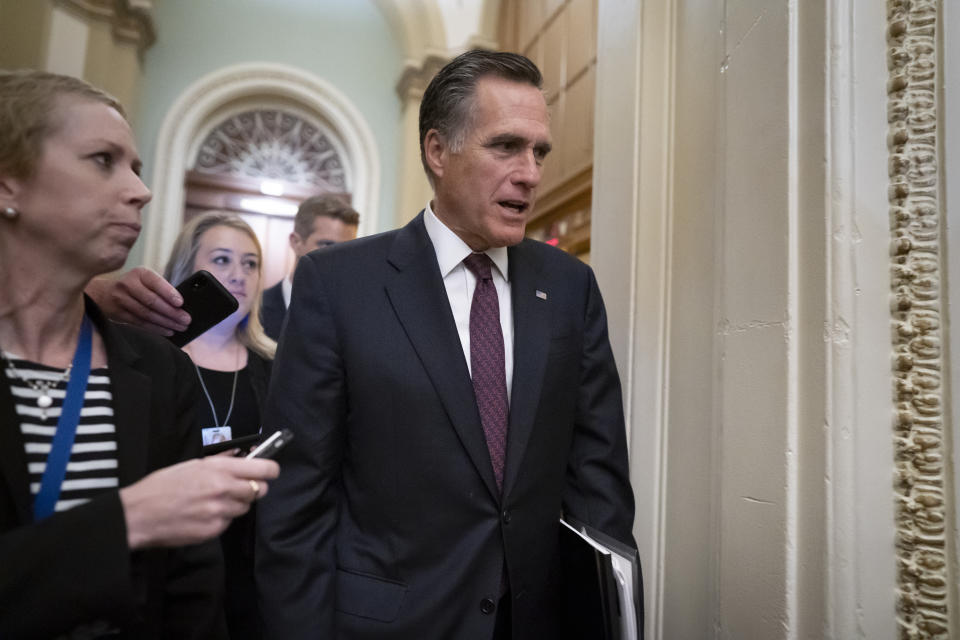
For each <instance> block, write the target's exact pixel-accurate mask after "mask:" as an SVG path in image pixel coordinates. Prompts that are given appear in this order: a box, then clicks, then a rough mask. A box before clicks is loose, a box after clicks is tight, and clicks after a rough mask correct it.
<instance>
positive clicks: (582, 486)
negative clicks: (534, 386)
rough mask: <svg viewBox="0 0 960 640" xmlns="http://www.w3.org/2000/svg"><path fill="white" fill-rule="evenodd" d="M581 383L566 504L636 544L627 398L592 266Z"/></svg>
mask: <svg viewBox="0 0 960 640" xmlns="http://www.w3.org/2000/svg"><path fill="white" fill-rule="evenodd" d="M588 275H589V278H588V282H587V296H586V305H585V313H584V325H583V350H582V355H581V360H580V385H579V389H578V392H577V408H576V416H575V419H574V432H573V442H572V444H571V448H570V459H569V463H568V467H567V482H566V488H565V491H564V496H563V502H564V504H563V508H564V511H565V512H566V513H569V514H570V515H572V516H573V517H574V518H576V519H578V520H580V521H582V522H585V523H587V524H589V525H591V526H593V527H594V528H596V529H599V530H600V531H603V532H604V533H606V534H607V535H610V536H612V537H614V538H616V539H618V540H620V541H622V542H624V543H628V544H629V545H630V546H631V547H636V544H635V542H634V540H633V532H632V530H633V516H634V502H633V491H632V489H631V488H630V473H629V464H628V459H627V439H626V429H625V425H624V418H623V397H622V393H621V390H620V377H619V374H618V373H617V367H616V363H615V362H614V358H613V352H612V350H611V349H610V340H609V336H608V334H607V315H606V311H605V310H604V306H603V300H602V299H601V297H600V289H599V288H598V287H597V281H596V279H595V278H594V275H593V271H592V270H590V271H588Z"/></svg>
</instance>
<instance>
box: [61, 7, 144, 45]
mask: <svg viewBox="0 0 960 640" xmlns="http://www.w3.org/2000/svg"><path fill="white" fill-rule="evenodd" d="M55 2H56V3H57V4H59V5H61V6H64V7H69V8H70V9H73V10H74V11H76V12H77V13H79V14H80V15H83V16H84V17H86V18H88V19H91V20H104V21H106V22H109V23H110V24H111V25H112V27H113V35H114V37H116V38H117V39H118V40H124V41H126V42H132V43H134V44H135V45H137V49H138V50H139V51H140V53H143V52H144V51H146V50H147V49H149V48H150V46H151V45H153V43H154V41H156V39H157V34H156V31H155V30H154V26H153V17H152V16H151V13H150V12H151V11H152V8H153V3H152V2H151V0H55Z"/></svg>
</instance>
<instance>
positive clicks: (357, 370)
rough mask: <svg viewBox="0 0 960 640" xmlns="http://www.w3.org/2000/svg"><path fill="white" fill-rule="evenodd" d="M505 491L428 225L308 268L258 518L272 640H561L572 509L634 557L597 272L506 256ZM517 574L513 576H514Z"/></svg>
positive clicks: (278, 366)
mask: <svg viewBox="0 0 960 640" xmlns="http://www.w3.org/2000/svg"><path fill="white" fill-rule="evenodd" d="M509 256H510V257H509V260H510V274H509V275H510V283H511V290H512V300H513V314H514V344H515V349H514V372H513V389H512V399H511V407H510V417H509V427H508V429H509V431H508V441H507V456H506V468H505V474H504V487H503V495H502V496H501V495H500V493H499V491H498V490H497V486H496V481H495V480H494V475H493V470H492V466H491V463H490V457H489V454H488V452H487V447H486V443H485V440H484V436H483V430H482V427H481V425H480V417H479V413H478V411H477V407H476V402H475V400H474V394H473V386H472V383H471V380H470V376H469V373H468V369H467V364H466V362H465V360H464V356H463V349H462V347H461V344H460V340H459V337H458V335H457V330H456V327H455V324H454V320H453V315H452V313H451V311H450V305H449V301H448V299H447V294H446V291H445V289H444V285H443V281H442V279H441V276H440V271H439V268H438V266H437V260H436V254H435V252H434V249H433V246H432V244H431V243H430V240H429V237H428V236H427V233H426V229H425V227H424V224H423V216H422V214H421V215H420V216H418V217H417V218H415V219H414V220H413V221H412V222H411V223H409V224H408V225H407V226H406V227H404V228H403V229H400V230H398V231H393V232H388V233H385V234H381V235H378V236H372V237H368V238H363V239H360V240H355V241H353V242H349V243H345V244H343V245H337V246H335V247H331V248H328V249H326V250H324V251H318V252H313V253H311V254H309V255H308V256H306V257H304V258H303V259H302V260H301V261H300V263H299V266H298V269H297V275H296V278H295V281H294V282H295V284H294V291H293V297H292V298H293V299H292V301H291V305H290V310H289V316H288V318H287V326H286V329H285V331H284V335H283V337H282V339H281V342H280V347H279V352H278V356H277V359H276V360H275V362H274V372H273V378H272V381H271V387H270V389H271V391H270V396H269V399H268V402H267V406H268V410H267V413H268V415H270V417H271V419H272V420H273V421H274V422H275V424H277V426H278V427H286V428H289V429H291V430H292V431H293V432H294V433H295V436H296V437H295V439H294V440H293V441H292V442H291V444H290V445H289V446H288V447H287V449H286V450H284V452H283V453H282V454H281V460H280V462H281V465H282V467H283V473H281V474H280V478H279V479H278V480H276V481H274V482H273V483H271V486H270V493H269V494H267V496H266V497H265V499H264V500H262V501H261V502H260V504H259V505H258V518H259V525H260V527H259V539H258V542H259V544H260V546H259V547H258V550H257V571H258V576H257V579H258V587H259V592H260V600H261V603H262V614H263V616H264V619H265V622H266V625H267V631H268V633H267V637H269V638H284V639H288V638H331V639H333V638H346V639H354V638H358V639H359V638H369V637H377V638H396V639H401V638H402V639H409V638H418V639H422V640H427V639H431V638H436V639H438V640H439V639H447V638H457V639H458V640H461V639H462V640H470V639H473V638H476V639H478V640H479V639H483V640H488V639H489V638H490V637H491V636H492V633H493V626H494V621H495V617H496V616H495V615H493V613H494V610H493V605H494V604H495V603H496V602H497V600H498V598H499V595H500V594H501V593H502V589H503V587H504V586H506V585H508V586H509V589H510V592H511V595H512V608H513V637H514V638H517V639H519V640H522V639H526V638H531V639H532V638H536V639H541V638H554V637H557V635H558V623H557V621H558V617H559V611H558V604H557V602H558V599H557V598H558V581H557V575H556V574H557V565H558V563H557V558H556V551H557V540H558V531H559V530H558V526H559V525H558V519H559V517H560V515H561V512H563V511H565V512H568V513H569V514H570V515H572V516H574V517H576V518H577V519H578V520H582V521H584V522H586V523H588V524H590V525H592V526H593V527H595V528H597V529H599V530H601V531H604V532H606V533H608V534H609V535H611V536H613V537H615V538H617V539H619V540H622V541H624V542H626V543H629V544H630V545H631V546H634V543H633V537H632V533H631V529H632V525H633V510H634V507H633V495H632V492H631V489H630V485H629V480H628V464H627V448H626V435H625V429H624V420H623V409H622V401H621V392H620V383H619V379H618V376H617V371H616V367H615V365H614V361H613V355H612V353H611V351H610V345H609V341H608V338H607V326H606V317H605V314H604V309H603V304H602V302H601V299H600V292H599V290H598V289H597V284H596V281H595V279H594V276H593V272H592V271H591V270H590V268H589V267H587V266H586V265H584V264H583V263H581V262H580V261H578V260H576V259H574V258H572V257H571V256H569V255H567V254H565V253H563V252H561V251H559V250H557V249H555V248H553V247H550V246H548V245H545V244H543V243H539V242H533V241H529V240H525V241H523V242H522V243H521V244H519V245H517V246H515V247H511V248H510V249H509ZM504 569H506V571H507V576H502V575H501V573H502V571H503V570H504Z"/></svg>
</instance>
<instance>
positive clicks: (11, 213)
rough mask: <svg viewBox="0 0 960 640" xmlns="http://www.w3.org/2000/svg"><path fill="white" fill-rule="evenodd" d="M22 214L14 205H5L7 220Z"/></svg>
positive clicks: (4, 210)
mask: <svg viewBox="0 0 960 640" xmlns="http://www.w3.org/2000/svg"><path fill="white" fill-rule="evenodd" d="M19 216H20V212H19V211H17V210H16V209H14V208H13V207H4V209H3V217H4V218H6V219H7V220H16V219H17V218H18V217H19Z"/></svg>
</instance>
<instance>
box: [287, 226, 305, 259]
mask: <svg viewBox="0 0 960 640" xmlns="http://www.w3.org/2000/svg"><path fill="white" fill-rule="evenodd" d="M302 242H303V240H301V239H300V236H299V235H297V232H296V231H291V232H290V248H291V249H293V252H294V253H297V254H298V255H299V253H298V252H299V250H300V243H302Z"/></svg>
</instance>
